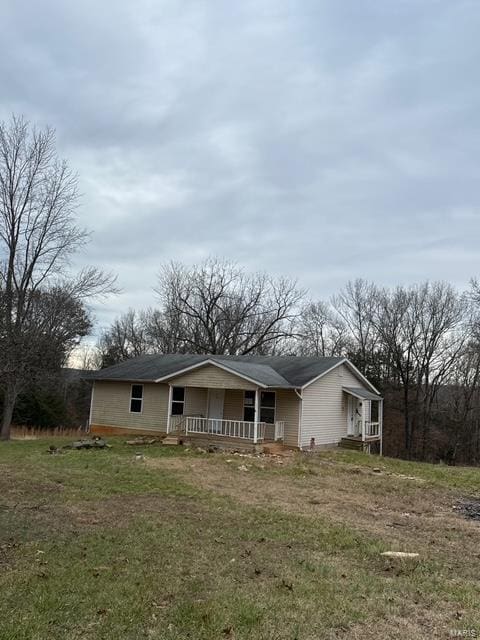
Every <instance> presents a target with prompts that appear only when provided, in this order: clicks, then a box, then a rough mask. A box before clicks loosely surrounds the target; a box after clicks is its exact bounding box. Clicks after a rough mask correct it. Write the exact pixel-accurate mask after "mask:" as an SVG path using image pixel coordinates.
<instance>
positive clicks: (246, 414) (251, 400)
mask: <svg viewBox="0 0 480 640" xmlns="http://www.w3.org/2000/svg"><path fill="white" fill-rule="evenodd" d="M243 419H244V420H245V422H254V421H255V391H245V395H244V400H243ZM259 420H260V422H268V424H273V423H274V422H275V391H262V392H261V393H260V418H259Z"/></svg>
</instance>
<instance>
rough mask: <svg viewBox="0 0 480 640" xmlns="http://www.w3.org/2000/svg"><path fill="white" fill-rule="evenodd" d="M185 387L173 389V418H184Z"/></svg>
mask: <svg viewBox="0 0 480 640" xmlns="http://www.w3.org/2000/svg"><path fill="white" fill-rule="evenodd" d="M184 405H185V387H172V412H171V415H172V416H183V407H184Z"/></svg>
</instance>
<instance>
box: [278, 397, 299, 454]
mask: <svg viewBox="0 0 480 640" xmlns="http://www.w3.org/2000/svg"><path fill="white" fill-rule="evenodd" d="M275 420H283V421H284V422H285V434H284V440H283V442H284V444H287V445H288V446H290V447H298V424H299V422H300V398H299V397H298V396H297V394H296V393H295V391H294V390H293V389H278V391H277V398H276V407H275Z"/></svg>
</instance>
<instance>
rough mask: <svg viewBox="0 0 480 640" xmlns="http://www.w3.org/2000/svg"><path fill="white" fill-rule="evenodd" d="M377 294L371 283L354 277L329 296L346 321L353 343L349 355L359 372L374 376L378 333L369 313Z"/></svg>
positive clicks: (371, 312)
mask: <svg viewBox="0 0 480 640" xmlns="http://www.w3.org/2000/svg"><path fill="white" fill-rule="evenodd" d="M377 297H378V291H377V287H376V286H375V285H374V284H372V283H370V282H366V281H365V280H361V279H357V280H355V281H353V282H348V283H347V284H346V286H345V288H344V289H342V290H341V291H340V293H339V294H338V295H336V296H334V297H333V299H332V304H333V308H334V309H335V311H336V312H337V314H338V315H339V316H340V318H342V320H343V322H344V323H345V325H346V327H347V329H348V331H349V333H350V336H351V338H352V341H353V344H354V345H355V346H354V351H353V352H351V353H350V357H351V359H352V360H353V361H354V363H355V364H356V365H357V367H358V368H359V369H360V371H362V373H364V374H365V375H367V376H369V377H375V378H377V377H378V374H377V373H376V371H375V368H376V366H377V358H376V348H377V346H378V336H377V332H376V328H375V325H374V323H373V318H372V314H373V310H374V308H375V305H376V304H377Z"/></svg>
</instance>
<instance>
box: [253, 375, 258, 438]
mask: <svg viewBox="0 0 480 640" xmlns="http://www.w3.org/2000/svg"><path fill="white" fill-rule="evenodd" d="M259 416H260V393H259V389H258V387H257V388H256V389H255V422H254V424H253V444H257V442H258V418H259Z"/></svg>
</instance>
